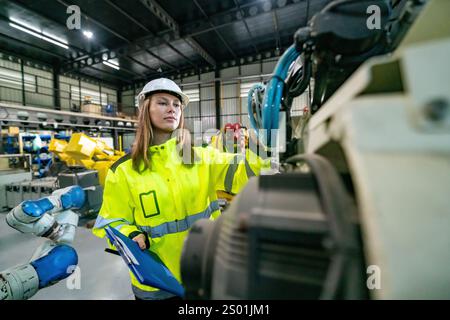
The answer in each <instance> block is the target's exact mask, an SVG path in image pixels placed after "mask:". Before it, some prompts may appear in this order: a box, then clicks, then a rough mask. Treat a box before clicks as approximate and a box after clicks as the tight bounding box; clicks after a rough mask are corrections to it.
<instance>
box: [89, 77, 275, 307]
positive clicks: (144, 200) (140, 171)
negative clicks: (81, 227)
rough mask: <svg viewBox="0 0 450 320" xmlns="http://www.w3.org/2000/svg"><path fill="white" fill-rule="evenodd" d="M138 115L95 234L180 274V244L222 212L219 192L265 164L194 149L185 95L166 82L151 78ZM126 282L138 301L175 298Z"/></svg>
mask: <svg viewBox="0 0 450 320" xmlns="http://www.w3.org/2000/svg"><path fill="white" fill-rule="evenodd" d="M138 98H139V101H140V112H139V120H138V129H137V132H136V140H135V142H134V144H133V148H132V152H131V154H129V155H126V156H124V157H122V158H121V159H119V160H118V161H117V162H116V163H114V164H113V165H112V166H111V168H110V170H109V171H108V175H107V177H106V182H105V189H104V194H103V204H102V208H101V210H100V212H99V215H98V218H97V220H96V224H95V226H94V229H93V232H94V234H95V235H97V236H99V237H104V235H105V231H104V228H105V227H106V226H111V227H114V228H116V229H118V230H119V231H120V232H121V233H123V234H124V235H125V236H127V237H129V238H131V239H133V240H134V241H136V242H137V243H138V244H139V246H140V248H141V249H142V250H150V251H152V252H154V253H156V254H157V255H158V256H159V258H160V259H161V260H162V261H163V262H164V263H165V265H166V266H167V267H168V268H169V270H171V272H172V273H173V274H174V275H175V277H176V278H177V279H178V280H179V281H181V277H180V257H181V251H182V247H183V241H184V239H185V237H186V235H187V233H188V230H189V228H190V227H191V226H192V224H193V223H194V222H195V221H197V220H199V219H201V218H210V219H214V218H216V217H217V216H218V215H219V214H220V211H219V205H218V201H217V195H216V190H227V191H229V192H231V193H234V194H236V193H237V192H239V190H240V189H241V188H242V187H243V186H244V185H245V184H246V182H247V181H248V178H249V177H250V176H252V175H255V174H259V171H260V169H261V168H262V166H264V165H270V164H269V163H267V162H264V161H262V160H261V159H257V161H252V162H253V163H249V162H248V161H246V159H245V157H243V155H237V154H231V153H221V152H219V151H218V150H216V149H213V148H211V147H207V148H201V147H198V148H197V147H191V144H190V139H189V138H188V137H190V135H189V134H188V133H187V134H186V131H185V130H183V129H184V117H183V109H184V107H186V106H187V105H188V103H189V99H188V97H187V96H186V95H185V94H183V93H182V92H181V90H180V88H179V87H178V86H177V85H176V84H175V83H174V82H173V81H171V80H169V79H165V78H161V79H156V80H153V81H150V82H149V83H147V85H146V86H145V87H144V89H143V90H142V92H141V93H140V94H139V96H138ZM130 275H131V282H132V288H133V292H134V294H135V296H136V298H137V299H146V300H153V299H156V300H159V299H168V298H173V295H171V294H170V293H168V292H165V291H162V290H158V289H156V288H152V287H149V286H146V285H143V284H141V283H139V282H138V281H137V279H136V278H135V277H134V275H133V274H132V273H130Z"/></svg>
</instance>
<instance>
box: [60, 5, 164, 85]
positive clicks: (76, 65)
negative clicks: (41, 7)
mask: <svg viewBox="0 0 450 320" xmlns="http://www.w3.org/2000/svg"><path fill="white" fill-rule="evenodd" d="M56 1H57V2H59V3H60V4H62V5H63V6H65V7H69V6H70V5H69V4H68V3H66V2H65V1H63V0H56ZM83 15H84V16H85V17H86V18H88V19H89V21H90V22H92V23H93V24H95V25H96V26H98V27H100V28H102V29H103V30H105V31H107V32H108V33H110V34H112V35H114V36H115V37H117V38H119V39H121V40H123V41H125V42H126V43H128V44H129V43H130V40H128V39H127V38H126V37H124V36H122V35H121V34H119V33H118V32H116V31H114V30H112V29H111V28H109V27H107V26H105V25H104V24H103V23H100V22H98V21H97V20H95V19H94V18H92V17H90V16H88V15H87V14H85V13H83ZM102 58H103V57H102ZM122 58H125V59H127V60H129V61H132V62H134V63H137V64H139V65H141V66H142V67H144V68H146V69H147V70H150V71H154V72H156V71H157V70H155V69H153V68H151V67H149V66H147V65H146V64H144V63H142V62H140V61H138V60H136V59H134V58H133V57H129V56H127V55H124V56H122ZM83 61H84V62H85V63H80V64H65V65H63V66H62V68H63V69H64V70H66V71H70V70H73V69H79V68H83V67H85V66H86V65H91V64H92V63H91V64H88V59H86V60H82V62H83ZM90 61H93V62H95V59H91V60H90ZM100 61H102V60H100ZM121 70H125V71H127V72H129V73H133V74H134V75H137V76H139V75H138V74H137V73H136V72H134V71H130V70H127V69H123V67H121Z"/></svg>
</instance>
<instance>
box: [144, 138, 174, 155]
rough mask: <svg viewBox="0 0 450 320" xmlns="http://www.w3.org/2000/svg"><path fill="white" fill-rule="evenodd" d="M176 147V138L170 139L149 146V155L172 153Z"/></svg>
mask: <svg viewBox="0 0 450 320" xmlns="http://www.w3.org/2000/svg"><path fill="white" fill-rule="evenodd" d="M176 145H177V138H172V139H169V140H167V141H166V142H164V143H162V144H158V145H154V146H150V147H149V150H150V152H151V153H159V154H167V153H170V152H172V151H173V150H174V149H175V148H176Z"/></svg>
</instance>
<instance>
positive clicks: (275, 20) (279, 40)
mask: <svg viewBox="0 0 450 320" xmlns="http://www.w3.org/2000/svg"><path fill="white" fill-rule="evenodd" d="M272 19H273V27H274V33H275V39H276V40H275V41H276V43H275V48H279V47H280V46H281V39H280V32H279V31H278V18H277V12H276V11H272Z"/></svg>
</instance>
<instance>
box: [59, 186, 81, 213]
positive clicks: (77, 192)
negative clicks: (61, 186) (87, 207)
mask: <svg viewBox="0 0 450 320" xmlns="http://www.w3.org/2000/svg"><path fill="white" fill-rule="evenodd" d="M85 198H86V196H85V194H84V190H83V188H81V187H80V186H74V187H72V188H71V189H70V191H69V192H67V193H64V194H63V195H62V196H61V203H62V206H63V208H64V209H65V210H66V209H70V208H75V209H76V208H81V207H82V206H83V205H84V201H85Z"/></svg>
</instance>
